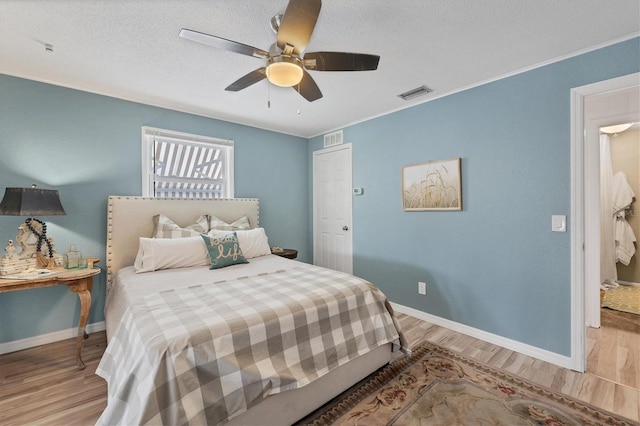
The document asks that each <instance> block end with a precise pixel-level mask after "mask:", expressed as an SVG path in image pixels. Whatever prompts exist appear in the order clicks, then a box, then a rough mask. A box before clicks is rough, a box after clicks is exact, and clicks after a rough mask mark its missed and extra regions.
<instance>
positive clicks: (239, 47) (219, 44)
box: [179, 28, 269, 59]
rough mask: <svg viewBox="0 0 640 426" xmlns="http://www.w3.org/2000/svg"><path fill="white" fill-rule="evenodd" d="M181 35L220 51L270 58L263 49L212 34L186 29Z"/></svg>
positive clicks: (182, 30) (181, 31)
mask: <svg viewBox="0 0 640 426" xmlns="http://www.w3.org/2000/svg"><path fill="white" fill-rule="evenodd" d="M179 35H180V37H182V38H186V39H187V40H191V41H195V42H197V43H202V44H206V45H209V46H213V47H216V48H218V49H224V50H228V51H230V52H235V53H240V54H242V55H247V56H253V57H255V58H261V59H268V58H269V52H266V51H264V50H262V49H258V48H257V47H253V46H248V45H246V44H242V43H238V42H237V41H233V40H227V39H226V38H222V37H216V36H213V35H210V34H205V33H201V32H198V31H193V30H188V29H186V28H183V29H181V30H180V34H179Z"/></svg>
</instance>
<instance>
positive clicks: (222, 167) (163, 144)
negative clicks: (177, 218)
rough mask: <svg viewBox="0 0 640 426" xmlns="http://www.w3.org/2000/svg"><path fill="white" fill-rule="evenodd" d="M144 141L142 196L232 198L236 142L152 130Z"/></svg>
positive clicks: (146, 130) (147, 133) (147, 129)
mask: <svg viewBox="0 0 640 426" xmlns="http://www.w3.org/2000/svg"><path fill="white" fill-rule="evenodd" d="M142 140H143V153H142V154H143V165H142V167H143V182H142V184H143V195H145V196H150V197H158V198H233V195H234V194H233V141H229V140H223V139H216V138H210V137H205V136H198V135H191V134H187V133H178V132H171V131H168V130H162V129H153V128H149V127H143V136H142ZM145 163H146V164H145ZM145 189H146V191H145ZM145 192H146V193H145Z"/></svg>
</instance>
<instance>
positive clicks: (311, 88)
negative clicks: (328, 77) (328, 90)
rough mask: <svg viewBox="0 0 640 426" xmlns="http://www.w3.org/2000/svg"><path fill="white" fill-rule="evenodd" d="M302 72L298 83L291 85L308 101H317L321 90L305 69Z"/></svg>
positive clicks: (320, 95)
mask: <svg viewBox="0 0 640 426" xmlns="http://www.w3.org/2000/svg"><path fill="white" fill-rule="evenodd" d="M303 72H304V74H303V76H302V80H301V81H300V83H299V84H297V85H295V86H292V87H293V89H294V90H295V91H296V92H298V93H300V94H301V95H302V97H303V98H305V99H306V100H308V101H309V102H313V101H317V100H318V99H320V98H321V97H322V92H321V91H320V88H319V87H318V85H317V84H316V82H315V81H314V80H313V78H312V77H311V76H310V75H309V73H308V72H306V71H303Z"/></svg>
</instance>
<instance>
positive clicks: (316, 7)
mask: <svg viewBox="0 0 640 426" xmlns="http://www.w3.org/2000/svg"><path fill="white" fill-rule="evenodd" d="M321 6H322V1H321V0H290V1H289V5H288V6H287V10H285V12H284V15H283V16H282V20H281V21H280V29H279V30H278V47H279V48H280V49H282V50H283V51H284V52H285V53H287V54H290V53H288V52H287V45H289V46H291V47H292V48H293V51H292V52H293V53H295V54H296V55H301V54H302V52H303V51H304V49H306V47H307V44H308V43H309V39H311V34H312V33H313V29H314V28H315V26H316V21H317V20H318V15H319V14H320V7H321Z"/></svg>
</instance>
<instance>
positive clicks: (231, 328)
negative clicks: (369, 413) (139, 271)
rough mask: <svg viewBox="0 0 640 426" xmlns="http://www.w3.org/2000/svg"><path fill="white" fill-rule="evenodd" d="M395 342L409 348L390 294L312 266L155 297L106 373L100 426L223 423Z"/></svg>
mask: <svg viewBox="0 0 640 426" xmlns="http://www.w3.org/2000/svg"><path fill="white" fill-rule="evenodd" d="M390 342H391V343H395V344H399V345H401V346H403V348H404V346H406V344H405V341H404V338H403V337H402V335H401V333H400V331H399V329H398V327H397V324H396V322H395V319H394V318H393V316H392V311H391V308H390V306H389V303H388V301H387V300H386V297H385V296H384V294H382V292H380V291H379V290H378V289H377V288H376V287H375V286H373V285H371V284H369V283H368V282H366V281H364V280H362V279H360V278H357V277H354V276H352V275H348V274H344V273H341V272H336V271H332V270H329V269H325V268H318V267H315V266H311V265H301V266H299V267H296V268H293V269H290V270H285V271H278V272H274V273H269V274H261V275H257V276H252V277H246V278H240V279H237V280H233V281H223V282H216V283H211V284H208V285H197V286H193V287H187V288H182V289H176V290H167V291H162V292H157V293H155V294H148V295H147V296H144V297H143V298H141V300H140V301H139V303H134V304H133V305H132V306H130V307H129V308H128V309H127V311H126V312H125V315H124V317H123V319H122V322H121V324H120V326H119V328H118V330H117V332H116V333H115V335H114V336H113V337H112V339H111V341H110V343H109V345H108V347H107V350H106V352H105V354H104V356H103V358H102V360H101V362H100V365H99V366H98V369H97V371H96V374H98V375H99V376H101V377H103V378H104V379H105V380H106V381H107V383H108V388H109V396H108V405H107V408H106V409H105V411H104V412H103V414H102V416H101V417H100V419H99V421H98V424H108V425H113V424H127V425H133V424H171V425H179V424H214V425H215V424H220V423H222V422H224V421H226V420H227V419H231V418H233V417H234V416H236V415H238V414H240V413H242V412H244V411H246V410H247V409H248V408H250V407H251V406H253V405H255V404H257V403H259V402H260V401H261V400H263V399H264V398H266V397H267V396H268V395H271V394H276V393H279V392H282V391H285V390H289V389H295V388H299V387H302V386H304V385H306V384H308V383H310V382H312V381H313V380H314V379H316V378H318V377H321V376H323V375H324V374H326V373H328V372H329V371H330V370H331V369H333V368H336V367H337V366H340V365H342V364H344V363H346V362H348V361H349V360H352V359H354V358H356V357H358V356H360V355H363V354H365V353H367V352H369V351H371V350H372V349H375V348H376V347H378V346H381V345H383V344H386V343H390ZM404 349H406V348H404Z"/></svg>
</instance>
